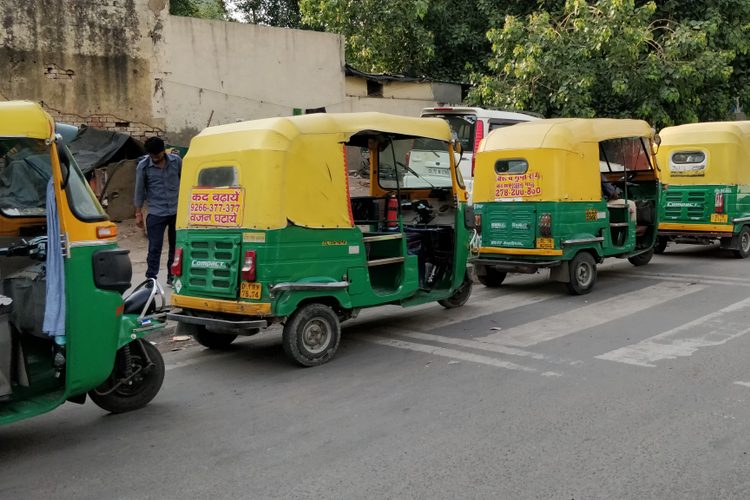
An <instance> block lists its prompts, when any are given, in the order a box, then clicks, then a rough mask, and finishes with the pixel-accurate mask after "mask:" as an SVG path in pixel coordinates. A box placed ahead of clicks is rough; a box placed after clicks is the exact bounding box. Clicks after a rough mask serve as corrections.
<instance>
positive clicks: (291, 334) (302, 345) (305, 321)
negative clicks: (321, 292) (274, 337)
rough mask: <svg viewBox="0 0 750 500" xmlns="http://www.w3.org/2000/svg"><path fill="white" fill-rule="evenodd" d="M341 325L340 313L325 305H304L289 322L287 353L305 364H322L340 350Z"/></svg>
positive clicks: (283, 341)
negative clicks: (338, 314) (337, 313)
mask: <svg viewBox="0 0 750 500" xmlns="http://www.w3.org/2000/svg"><path fill="white" fill-rule="evenodd" d="M340 340H341V325H340V323H339V318H338V316H337V315H336V313H335V312H334V311H333V309H331V308H330V307H328V306H327V305H325V304H319V303H310V304H304V305H302V306H300V307H299V308H298V309H297V310H296V311H294V312H293V313H292V315H291V316H289V318H288V319H287V321H286V325H284V333H283V334H282V343H283V345H284V352H286V354H287V356H289V357H290V358H292V359H293V360H294V361H296V362H297V363H299V364H301V365H302V366H318V365H322V364H323V363H326V362H328V361H329V360H330V359H331V358H332V357H333V355H334V354H335V353H336V349H338V347H339V341H340Z"/></svg>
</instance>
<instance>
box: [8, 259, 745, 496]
mask: <svg viewBox="0 0 750 500" xmlns="http://www.w3.org/2000/svg"><path fill="white" fill-rule="evenodd" d="M493 328H494V329H493ZM748 331H750V262H747V261H739V260H736V259H734V258H733V257H732V255H731V253H729V252H724V251H721V250H719V249H718V248H716V247H688V246H680V247H673V246H671V247H669V248H668V250H667V253H665V254H664V255H662V256H656V257H655V258H654V260H653V261H652V262H651V264H649V265H648V266H646V267H642V268H634V267H633V266H631V265H630V264H628V263H627V262H626V261H615V260H610V261H607V262H606V263H605V264H604V265H602V266H600V269H599V281H598V283H597V287H596V289H595V290H594V292H593V293H592V294H590V295H588V296H582V297H573V296H570V295H568V294H567V291H566V290H565V288H564V286H562V285H559V284H556V283H549V282H546V279H545V276H544V275H536V276H521V277H514V278H512V279H510V280H509V281H508V283H507V284H504V285H503V286H502V287H500V288H498V289H487V288H484V287H482V286H479V285H478V286H476V287H475V289H474V295H473V296H472V299H471V301H470V302H469V304H467V305H466V306H464V307H463V308H460V309H456V310H452V311H446V310H443V309H442V308H441V307H440V306H437V305H428V306H422V307H418V308H413V309H397V308H395V307H388V308H380V309H375V310H371V311H367V312H365V313H363V314H362V315H361V316H360V318H358V319H357V320H355V321H352V322H351V323H348V324H347V323H345V328H344V337H343V340H342V342H341V347H340V349H339V351H338V353H337V355H336V357H335V358H334V359H333V360H332V361H331V362H330V363H328V364H326V365H324V366H321V367H318V368H313V369H302V368H297V367H296V366H293V365H292V364H290V362H288V361H287V360H286V358H285V356H284V353H283V350H282V348H281V344H280V335H279V333H278V331H271V332H268V333H265V334H262V335H259V336H256V337H252V338H247V339H243V340H241V341H238V342H236V345H235V346H234V347H233V349H232V350H231V351H229V352H225V353H215V352H211V351H208V350H205V349H203V348H200V347H197V348H190V349H187V350H184V351H180V352H174V353H173V352H170V353H167V354H166V355H165V359H166V362H167V363H168V371H167V377H166V381H165V385H164V388H163V390H162V392H161V393H160V395H159V396H158V397H157V398H156V400H155V401H154V402H153V403H152V404H151V405H149V406H148V407H146V408H145V409H143V410H140V411H138V412H134V413H131V414H125V415H117V416H113V415H107V414H105V413H104V412H102V411H101V410H99V409H98V408H97V407H96V406H94V405H93V404H92V403H90V402H89V403H87V404H86V405H84V406H83V407H81V406H77V405H73V404H67V405H65V406H64V407H62V408H60V409H58V410H56V411H55V412H52V413H50V414H47V415H45V416H42V417H38V418H36V419H32V420H27V421H24V422H20V423H18V424H14V425H10V426H6V427H2V428H0V499H3V500H16V499H40V500H41V499H50V500H53V499H54V500H67V499H76V500H83V499H96V500H105V499H146V498H153V499H180V500H187V499H267V498H268V499H272V498H283V499H292V498H315V499H385V498H393V499H411V498H415V499H444V498H445V499H453V498H466V499H479V498H482V499H484V498H488V499H490V498H493V499H494V498H499V499H536V498H544V499H547V498H549V499H575V500H583V499H603V498H613V499H664V500H666V499H680V500H684V499H720V498H721V499H723V498H737V499H748V498H750V482H749V481H750V479H749V478H750V475H749V474H748V472H749V471H750V455H748V453H749V452H750V424H749V423H750V408H749V406H750V405H749V404H748V401H750V366H749V364H748V353H750V335H745V334H746V333H747V332H748Z"/></svg>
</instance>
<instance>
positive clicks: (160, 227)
mask: <svg viewBox="0 0 750 500" xmlns="http://www.w3.org/2000/svg"><path fill="white" fill-rule="evenodd" d="M176 222H177V215H152V214H148V216H147V217H146V231H147V233H148V258H147V259H146V263H147V264H148V271H146V277H147V278H156V275H158V274H159V262H160V261H161V248H162V245H163V244H164V230H165V229H167V230H168V232H167V238H168V240H169V256H168V257H167V276H171V275H172V262H174V247H175V227H174V226H175V223H176Z"/></svg>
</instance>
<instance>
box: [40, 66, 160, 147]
mask: <svg viewBox="0 0 750 500" xmlns="http://www.w3.org/2000/svg"><path fill="white" fill-rule="evenodd" d="M61 71H63V70H61ZM41 104H42V107H43V108H44V110H45V111H47V112H48V113H49V114H50V116H52V118H54V119H55V121H57V122H60V123H68V124H70V125H75V126H77V127H80V126H81V125H87V126H89V127H93V128H99V129H102V130H113V131H115V132H122V133H123V134H128V135H130V136H132V137H133V139H135V140H137V141H141V142H145V141H146V139H148V138H149V137H153V136H156V137H163V136H164V131H163V130H161V129H159V128H156V127H152V126H151V125H149V124H147V123H138V122H129V121H126V120H124V119H123V118H118V117H115V116H112V115H91V116H88V117H86V116H80V115H76V114H67V113H61V112H59V111H58V110H55V109H51V108H50V107H49V106H46V105H45V104H44V103H41Z"/></svg>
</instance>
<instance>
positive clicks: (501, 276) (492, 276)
mask: <svg viewBox="0 0 750 500" xmlns="http://www.w3.org/2000/svg"><path fill="white" fill-rule="evenodd" d="M507 275H508V273H503V272H501V271H498V270H497V269H495V268H494V267H492V266H487V274H485V275H484V276H481V275H477V278H479V282H480V283H481V284H483V285H484V286H486V287H488V288H495V287H498V286H500V285H502V284H503V281H505V277H506V276H507Z"/></svg>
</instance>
